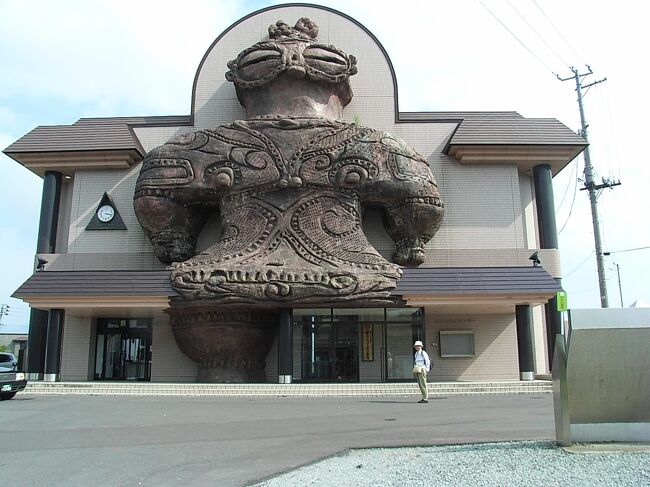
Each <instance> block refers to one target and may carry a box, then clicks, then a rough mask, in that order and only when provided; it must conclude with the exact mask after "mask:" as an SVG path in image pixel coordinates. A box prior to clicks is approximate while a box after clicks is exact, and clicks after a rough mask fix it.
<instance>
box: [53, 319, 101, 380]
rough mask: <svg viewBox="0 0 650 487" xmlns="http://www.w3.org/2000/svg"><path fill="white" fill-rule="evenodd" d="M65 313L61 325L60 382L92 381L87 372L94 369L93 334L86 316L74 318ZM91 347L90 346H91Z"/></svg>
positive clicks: (89, 320)
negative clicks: (63, 321)
mask: <svg viewBox="0 0 650 487" xmlns="http://www.w3.org/2000/svg"><path fill="white" fill-rule="evenodd" d="M72 313H74V312H73V311H66V313H65V323H64V325H63V347H62V351H61V380H62V381H78V380H80V381H85V380H92V379H93V375H92V374H89V371H91V370H93V369H94V363H93V362H92V360H93V359H94V356H95V350H94V343H95V333H93V327H92V326H91V318H90V317H88V316H74V314H72ZM91 345H92V346H91Z"/></svg>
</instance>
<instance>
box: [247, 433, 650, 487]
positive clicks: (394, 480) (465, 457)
mask: <svg viewBox="0 0 650 487" xmlns="http://www.w3.org/2000/svg"><path fill="white" fill-rule="evenodd" d="M256 485H258V486H260V487H276V486H277V487H280V486H281V487H285V486H287V485H291V486H328V487H329V486H332V485H336V486H337V487H347V486H350V487H351V486H355V487H357V486H366V485H367V486H377V485H381V486H404V485H408V486H425V485H426V486H430V485H435V486H468V485H469V486H472V487H483V486H498V487H502V486H514V485H516V486H568V485H570V486H572V487H576V486H589V487H591V486H617V487H618V486H635V487H636V486H650V453H648V452H640V453H639V452H634V453H630V452H619V451H616V452H611V453H610V452H608V453H593V452H589V453H569V452H566V451H565V450H563V449H562V448H559V447H557V446H556V445H555V444H554V443H551V442H512V443H486V444H478V445H477V444H474V445H455V446H433V447H421V448H378V449H368V450H351V451H348V452H346V453H344V454H341V455H338V456H335V457H331V458H328V459H326V460H322V461H320V462H318V463H315V464H311V465H308V466H305V467H302V468H299V469H297V470H293V471H291V472H288V473H285V474H282V475H280V476H278V477H274V478H273V479H270V480H267V481H265V482H262V483H260V484H256Z"/></svg>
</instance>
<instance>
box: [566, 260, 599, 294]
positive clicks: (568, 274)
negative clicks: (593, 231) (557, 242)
mask: <svg viewBox="0 0 650 487" xmlns="http://www.w3.org/2000/svg"><path fill="white" fill-rule="evenodd" d="M592 254H593V252H589V255H587V257H585V260H583V261H582V262H581V263H580V264H578V267H576V268H574V269H573V270H572V271H571V272H568V273H567V274H564V275H563V276H562V279H564V278H566V277H569V276H570V275H571V274H573V273H574V272H575V271H577V270H578V269H580V268H581V267H582V266H583V265H585V263H586V262H587V261H588V260H589V258H590V257H591V255H592ZM594 289H595V288H594Z"/></svg>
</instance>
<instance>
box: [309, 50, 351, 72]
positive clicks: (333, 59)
mask: <svg viewBox="0 0 650 487" xmlns="http://www.w3.org/2000/svg"><path fill="white" fill-rule="evenodd" d="M303 56H304V58H305V59H310V60H314V61H322V62H324V63H333V64H340V65H341V66H345V67H347V65H348V60H347V59H346V58H344V57H343V56H341V55H340V54H338V53H336V52H332V51H329V50H327V49H323V48H322V47H308V48H307V49H305V51H304V52H303Z"/></svg>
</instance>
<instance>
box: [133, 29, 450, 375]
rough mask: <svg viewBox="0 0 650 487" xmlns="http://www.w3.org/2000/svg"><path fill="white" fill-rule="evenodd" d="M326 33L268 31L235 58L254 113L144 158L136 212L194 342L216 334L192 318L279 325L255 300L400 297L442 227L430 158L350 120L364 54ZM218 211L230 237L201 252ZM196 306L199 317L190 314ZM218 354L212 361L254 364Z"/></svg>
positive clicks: (179, 319) (283, 302)
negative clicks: (381, 228) (398, 289)
mask: <svg viewBox="0 0 650 487" xmlns="http://www.w3.org/2000/svg"><path fill="white" fill-rule="evenodd" d="M317 34H318V26H317V25H316V23H314V22H312V21H311V20H309V19H305V18H303V19H300V20H299V21H298V22H297V23H296V25H295V27H290V26H288V25H287V24H285V23H283V22H277V23H276V24H275V25H272V26H271V27H269V37H268V38H267V39H265V40H263V41H261V42H259V43H257V44H255V45H253V46H251V47H249V48H248V49H245V50H244V51H242V52H241V53H240V54H239V55H238V56H237V58H236V59H234V60H233V61H230V62H229V63H228V68H229V71H228V72H227V73H226V78H227V79H228V80H229V81H232V82H233V83H234V85H235V89H236V92H237V97H238V99H239V101H240V102H241V104H242V105H243V106H244V107H245V109H246V117H247V118H246V120H242V121H235V122H233V123H232V124H230V125H222V126H220V127H217V128H214V129H207V130H197V131H194V132H190V133H187V134H184V135H181V136H178V137H175V138H173V139H172V140H170V141H169V142H167V143H166V144H164V145H162V146H160V147H157V148H156V149H154V150H152V151H151V152H149V153H148V154H147V155H146V157H145V159H144V161H143V164H142V170H141V173H140V177H139V179H138V182H137V186H136V191H135V201H134V205H135V211H136V215H137V217H138V219H139V221H140V223H141V225H142V227H143V228H144V230H145V232H146V233H147V235H148V236H149V238H150V240H151V242H152V244H153V248H154V251H155V254H156V256H157V257H158V258H159V259H160V260H161V261H163V262H165V263H168V264H170V270H171V279H172V284H173V287H174V288H175V289H176V290H177V291H178V293H179V294H180V298H178V299H176V300H174V302H173V304H172V309H171V311H170V314H171V315H172V325H173V327H174V331H175V333H176V337H177V340H178V341H179V345H181V348H183V349H184V347H191V346H193V345H191V343H190V342H191V341H192V340H202V341H203V342H205V341H206V340H207V338H206V337H205V336H203V335H202V336H198V335H197V333H198V332H196V333H195V332H192V331H188V330H189V329H190V328H191V327H193V326H194V327H195V328H196V327H197V326H198V328H201V327H203V328H206V327H212V328H214V327H218V326H219V325H218V324H216V322H217V321H219V320H221V321H222V322H228V323H229V324H228V325H227V327H228V333H230V334H233V333H234V334H237V332H235V331H233V330H236V329H238V328H245V329H247V330H253V329H255V326H253V324H252V322H259V323H261V322H266V321H268V319H265V318H263V317H262V318H260V317H259V316H253V314H254V311H251V310H255V309H257V308H259V309H272V308H278V307H291V306H300V305H307V306H308V305H321V306H323V305H326V306H337V305H343V304H345V303H348V304H351V303H354V304H355V305H364V304H374V305H381V303H384V304H385V303H391V302H393V303H394V302H395V301H394V299H393V298H391V297H390V294H389V292H390V290H391V289H393V288H394V287H395V286H396V284H397V281H398V280H399V278H400V276H401V270H400V267H399V265H406V266H408V265H419V264H421V263H422V262H423V261H424V245H425V244H426V242H427V241H429V240H430V239H431V238H432V237H433V235H434V234H435V232H436V230H437V229H438V226H439V225H440V221H441V219H442V215H443V212H444V210H443V204H442V202H441V201H440V196H439V194H438V190H437V185H436V182H435V180H434V178H433V175H432V174H431V171H430V169H429V167H428V165H427V163H426V161H425V160H424V159H423V158H422V156H420V155H419V154H418V153H416V152H415V151H414V150H413V149H411V148H409V147H408V146H407V145H406V144H405V143H404V142H403V141H401V140H399V139H397V138H395V137H393V136H391V135H390V134H387V133H384V132H380V131H377V130H374V129H372V128H367V127H362V126H359V125H357V124H354V123H347V122H344V121H341V119H342V112H343V108H344V107H345V106H346V105H347V104H348V103H349V102H350V100H351V99H352V90H351V88H350V83H349V78H350V76H352V75H354V74H355V73H356V72H357V66H356V64H357V61H356V59H355V58H354V56H351V55H347V54H345V53H344V52H342V51H340V50H339V49H337V48H335V47H333V46H329V45H324V44H321V43H319V42H318V40H317V38H316V37H317ZM366 206H375V207H381V208H382V209H383V212H384V215H385V218H384V225H385V228H386V230H387V232H388V234H389V235H390V236H391V237H392V239H393V240H394V241H395V253H394V257H393V260H394V262H388V261H387V260H386V259H384V258H383V257H382V256H381V255H380V254H379V253H378V252H377V251H376V250H375V249H374V248H373V247H372V245H371V244H370V243H369V242H368V240H367V238H366V236H365V235H364V233H363V230H362V226H361V220H362V212H363V209H364V207H366ZM217 211H218V212H219V219H220V223H221V235H220V237H219V239H218V240H217V241H216V242H215V243H214V244H213V245H212V246H211V247H209V248H208V249H206V250H204V251H203V252H200V253H198V254H197V253H196V251H195V244H196V240H197V237H198V235H199V232H200V231H201V229H202V227H203V224H204V223H205V221H206V218H207V217H208V215H209V214H211V213H212V212H217ZM198 309H200V310H202V312H203V315H201V316H203V318H201V319H199V318H197V316H198V315H197V314H196V313H194V315H192V313H193V312H194V311H196V310H198ZM217 309H218V311H217ZM228 309H232V310H233V311H232V313H235V315H234V316H235V318H233V315H232V313H231V314H230V315H228V316H230V318H228V317H225V315H224V313H226V314H227V311H225V310H228ZM193 310H194V311H193ZM210 310H211V311H210ZM210 312H211V313H212V315H211V316H212V318H206V316H207V314H206V313H208V314H209V313H210ZM251 313H252V314H251ZM271 314H272V312H271ZM269 319H271V318H269ZM206 320H207V321H206ZM210 320H212V321H210ZM271 320H272V319H271ZM208 321H209V323H208ZM199 322H200V323H199ZM197 323H198V325H197ZM258 328H259V326H258ZM181 329H184V330H185V331H184V332H183V333H184V334H185V335H183V334H182V333H180V331H179V330H181ZM222 331H223V330H222ZM204 332H205V330H204V331H203V332H202V333H204ZM224 333H225V332H224ZM265 333H266V332H265ZM269 333H270V332H269ZM214 334H215V336H216V335H218V334H217V333H216V332H215V333H214ZM181 335H183V336H181ZM265 336H266V335H265ZM267 338H268V337H266V338H261V336H258V337H257V338H256V339H258V341H259V340H262V339H267ZM215 339H219V338H218V337H217V338H215ZM220 339H221V340H223V333H221V338H220ZM248 339H251V337H250V336H248ZM194 346H195V345H194ZM233 346H235V347H236V345H234V344H233ZM208 348H209V347H208ZM222 348H223V347H222ZM266 350H268V347H266ZM184 351H185V352H186V353H188V352H187V350H184ZM209 353H212V352H209ZM209 353H208V355H209ZM188 355H190V356H191V357H192V358H194V359H195V360H199V361H200V362H202V363H203V362H205V361H206V360H208V359H207V358H205V357H207V355H206V354H205V353H204V354H203V355H201V358H200V359H197V358H196V357H197V354H196V353H194V354H193V355H194V356H193V355H192V354H189V353H188ZM210 360H212V362H211V363H212V365H206V367H208V368H210V367H213V368H214V367H215V365H214V364H215V361H216V363H217V366H218V367H222V368H223V367H226V368H227V366H232V365H233V363H235V364H238V363H240V362H241V361H242V360H243V361H244V362H245V361H246V360H245V359H225V360H222V359H218V357H217V358H215V356H214V353H213V357H212V358H211V359H210ZM237 360H239V362H238V361H237ZM244 368H246V364H244ZM208 375H209V374H208ZM217 375H219V374H217Z"/></svg>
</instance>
